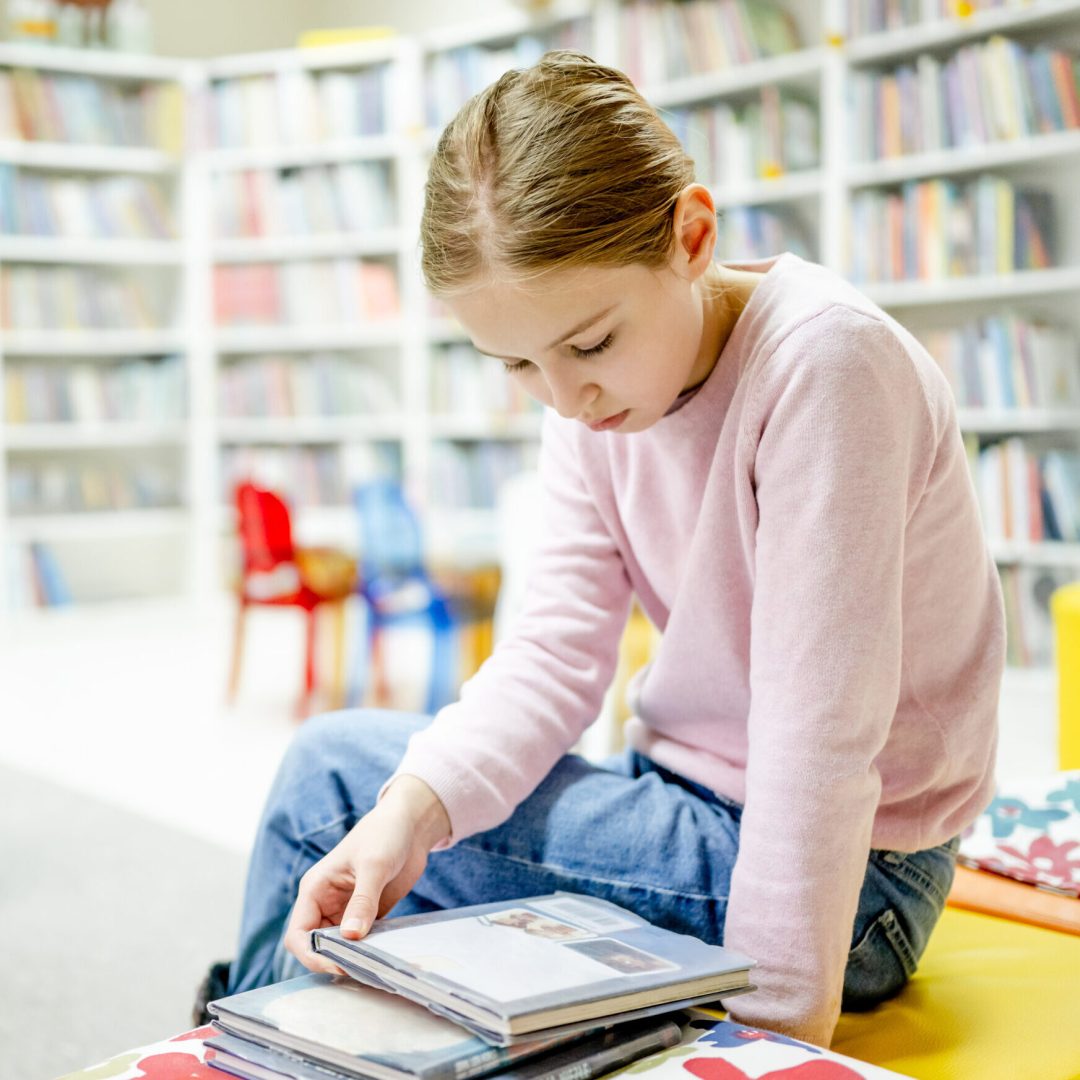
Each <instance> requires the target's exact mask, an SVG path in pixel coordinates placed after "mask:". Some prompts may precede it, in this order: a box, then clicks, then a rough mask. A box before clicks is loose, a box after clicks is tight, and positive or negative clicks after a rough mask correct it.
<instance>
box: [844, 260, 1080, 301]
mask: <svg viewBox="0 0 1080 1080" xmlns="http://www.w3.org/2000/svg"><path fill="white" fill-rule="evenodd" d="M859 288H861V289H862V290H863V292H865V293H866V294H867V296H869V297H870V298H871V299H872V300H873V301H875V302H876V303H878V304H880V305H881V306H882V307H885V308H901V307H938V306H944V305H947V304H959V303H966V302H972V301H974V302H980V301H999V300H1019V299H1023V298H1026V297H1048V296H1056V295H1058V294H1061V293H1076V292H1080V266H1064V267H1056V268H1054V269H1052V270H1024V271H1018V272H1017V273H1014V274H998V275H987V276H981V277H967V278H940V279H938V280H934V281H893V282H873V283H870V282H867V283H860V284H859Z"/></svg>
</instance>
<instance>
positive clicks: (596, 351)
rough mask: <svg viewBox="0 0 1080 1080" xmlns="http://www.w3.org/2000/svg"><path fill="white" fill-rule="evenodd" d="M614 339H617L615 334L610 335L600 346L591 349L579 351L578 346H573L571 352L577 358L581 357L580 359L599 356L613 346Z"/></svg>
mask: <svg viewBox="0 0 1080 1080" xmlns="http://www.w3.org/2000/svg"><path fill="white" fill-rule="evenodd" d="M614 337H615V335H614V334H608V336H607V337H606V338H604V340H603V341H601V342H600V344H599V345H594V346H593V347H592V348H591V349H579V348H578V347H577V346H576V345H571V346H570V351H571V352H572V353H573V354H574V355H575V356H579V357H586V356H597V355H599V354H600V353H602V352H603V351H604V350H605V349H606V348H607V347H608V346H609V345H610V344H611V342H612V340H613V339H614Z"/></svg>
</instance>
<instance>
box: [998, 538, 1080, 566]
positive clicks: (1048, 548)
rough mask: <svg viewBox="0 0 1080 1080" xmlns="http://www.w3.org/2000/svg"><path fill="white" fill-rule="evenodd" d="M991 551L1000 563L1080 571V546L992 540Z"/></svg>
mask: <svg viewBox="0 0 1080 1080" xmlns="http://www.w3.org/2000/svg"><path fill="white" fill-rule="evenodd" d="M990 551H991V553H992V554H993V556H994V561H995V562H998V563H1022V564H1025V565H1030V566H1061V567H1066V568H1075V569H1076V570H1078V571H1080V544H1065V543H1061V542H1060V541H1050V542H1047V543H1042V544H1036V543H1031V542H1028V541H1023V540H991V541H990Z"/></svg>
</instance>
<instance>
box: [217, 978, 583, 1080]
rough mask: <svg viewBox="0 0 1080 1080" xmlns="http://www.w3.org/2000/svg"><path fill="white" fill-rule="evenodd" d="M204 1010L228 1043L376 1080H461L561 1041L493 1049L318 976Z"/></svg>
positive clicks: (444, 1024) (429, 1017) (394, 1001)
mask: <svg viewBox="0 0 1080 1080" xmlns="http://www.w3.org/2000/svg"><path fill="white" fill-rule="evenodd" d="M208 1008H209V1011H210V1014H211V1016H212V1017H213V1023H214V1027H215V1028H216V1029H217V1030H218V1031H220V1032H223V1033H224V1034H226V1035H230V1036H233V1038H234V1039H243V1040H247V1041H248V1042H249V1043H255V1044H258V1045H259V1046H261V1047H264V1048H270V1049H271V1050H275V1051H279V1052H282V1053H285V1054H290V1055H292V1056H293V1057H299V1058H300V1059H303V1060H305V1061H306V1062H307V1063H308V1065H313V1066H317V1067H323V1068H330V1069H333V1070H334V1071H335V1072H337V1073H338V1074H340V1075H343V1076H347V1077H356V1078H369V1077H370V1078H375V1080H412V1078H415V1080H465V1078H467V1077H479V1076H484V1075H486V1074H487V1073H489V1072H493V1071H495V1070H496V1069H502V1068H504V1067H506V1066H507V1065H509V1064H512V1063H514V1062H516V1061H520V1060H522V1059H524V1058H527V1057H530V1056H533V1055H535V1054H537V1053H540V1052H542V1051H545V1050H550V1049H552V1048H554V1047H556V1046H561V1045H563V1044H565V1043H566V1042H567V1041H568V1040H567V1038H556V1039H533V1040H530V1041H527V1042H522V1043H520V1044H518V1045H517V1046H514V1047H493V1046H490V1045H488V1044H487V1043H486V1042H484V1041H483V1040H481V1039H479V1038H477V1037H476V1036H475V1035H473V1034H471V1033H470V1032H468V1031H465V1030H464V1029H463V1028H461V1027H458V1026H457V1025H456V1024H452V1023H450V1021H449V1020H445V1019H443V1018H442V1017H440V1016H435V1015H434V1014H433V1013H431V1012H429V1011H428V1010H427V1009H424V1008H422V1007H421V1006H420V1005H416V1004H414V1003H413V1002H411V1001H408V1000H407V999H406V998H403V997H401V996H400V995H397V994H388V993H384V992H383V991H381V990H375V989H372V988H371V987H369V986H363V985H361V984H360V983H358V982H356V981H355V980H353V979H346V978H342V977H340V976H337V977H335V976H332V975H322V974H310V975H302V976H300V977H299V978H296V979H288V980H286V981H285V982H281V983H276V984H274V985H271V986H263V987H260V988H259V989H257V990H248V991H245V992H244V993H241V994H234V995H233V996H232V997H228V998H220V999H218V1000H217V1001H213V1002H211V1003H210V1005H209V1006H208ZM235 1051H236V1048H235V1047H233V1053H234V1055H235ZM236 1056H240V1057H245V1058H246V1057H247V1056H248V1055H247V1054H240V1055H236ZM263 1064H265V1062H264V1063H263ZM293 1075H298V1076H299V1075H307V1074H293Z"/></svg>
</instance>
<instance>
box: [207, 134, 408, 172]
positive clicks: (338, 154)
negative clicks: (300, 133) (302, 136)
mask: <svg viewBox="0 0 1080 1080" xmlns="http://www.w3.org/2000/svg"><path fill="white" fill-rule="evenodd" d="M408 144H409V140H407V139H406V138H404V137H401V136H394V135H364V136H358V137H356V138H354V139H333V140H329V141H327V142H322V143H305V144H302V145H299V146H253V147H238V148H229V149H225V150H210V151H208V152H207V153H206V166H207V168H209V169H210V170H211V171H216V172H226V171H229V170H237V169H291V168H300V167H302V166H304V165H332V164H334V163H335V162H343V161H384V160H387V159H391V158H395V157H398V156H400V155H401V154H402V153H404V152H405V150H406V147H407V146H408Z"/></svg>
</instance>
